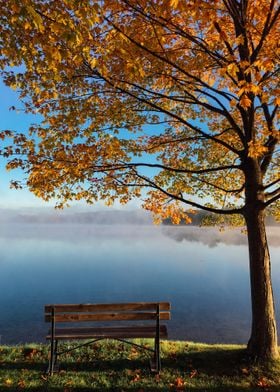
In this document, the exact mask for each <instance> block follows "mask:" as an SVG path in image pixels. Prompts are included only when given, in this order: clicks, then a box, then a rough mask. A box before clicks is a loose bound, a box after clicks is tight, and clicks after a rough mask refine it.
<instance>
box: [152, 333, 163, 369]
mask: <svg viewBox="0 0 280 392" xmlns="http://www.w3.org/2000/svg"><path fill="white" fill-rule="evenodd" d="M160 370H161V363H160V342H159V339H157V338H155V343H154V355H153V359H152V360H151V371H152V372H154V373H157V374H158V373H159V372H160Z"/></svg>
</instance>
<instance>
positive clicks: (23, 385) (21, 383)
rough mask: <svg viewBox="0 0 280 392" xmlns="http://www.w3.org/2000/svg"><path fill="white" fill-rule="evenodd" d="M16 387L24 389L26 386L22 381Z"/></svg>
mask: <svg viewBox="0 0 280 392" xmlns="http://www.w3.org/2000/svg"><path fill="white" fill-rule="evenodd" d="M17 385H18V387H19V388H25V387H26V384H25V381H24V380H19V382H18V384H17Z"/></svg>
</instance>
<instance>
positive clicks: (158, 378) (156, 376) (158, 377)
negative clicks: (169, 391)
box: [155, 374, 160, 382]
mask: <svg viewBox="0 0 280 392" xmlns="http://www.w3.org/2000/svg"><path fill="white" fill-rule="evenodd" d="M155 381H156V382H160V374H156V375H155Z"/></svg>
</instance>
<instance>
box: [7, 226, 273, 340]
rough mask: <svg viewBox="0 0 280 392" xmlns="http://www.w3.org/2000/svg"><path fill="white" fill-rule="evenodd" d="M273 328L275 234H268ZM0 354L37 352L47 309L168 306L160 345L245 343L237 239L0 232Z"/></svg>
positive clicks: (169, 229)
mask: <svg viewBox="0 0 280 392" xmlns="http://www.w3.org/2000/svg"><path fill="white" fill-rule="evenodd" d="M269 241H270V245H271V247H270V253H271V259H272V274H273V284H274V294H275V302H276V313H277V319H278V324H279V321H280V257H279V256H280V229H279V228H276V227H271V228H269ZM0 246H1V261H0V268H1V275H0V285H1V292H2V294H1V298H0V309H1V312H0V314H1V319H0V335H1V343H2V344H14V343H21V342H44V341H45V338H44V337H45V334H46V332H47V329H48V326H47V325H46V324H45V323H44V320H43V307H44V305H45V304H48V303H88V302H92V303H95V302H102V303H103V302H105V303H106V302H122V301H124V302H128V301H158V300H159V301H170V302H171V304H172V320H171V321H170V322H168V325H169V338H170V339H178V340H183V339H184V340H193V341H202V342H208V343H216V342H219V343H223V342H227V343H245V342H246V341H247V340H248V337H249V332H250V322H251V321H250V319H251V316H250V289H249V273H248V249H247V247H246V237H245V236H244V235H243V234H241V233H240V231H239V230H226V231H225V232H224V233H219V231H218V230H216V229H214V228H198V227H194V226H187V227H174V226H152V225H125V224H122V225H116V224H114V225H102V224H98V225H96V224H77V223H67V224H66V223H58V224H55V223H46V224H40V223H28V224H20V223H17V224H6V225H1V226H0Z"/></svg>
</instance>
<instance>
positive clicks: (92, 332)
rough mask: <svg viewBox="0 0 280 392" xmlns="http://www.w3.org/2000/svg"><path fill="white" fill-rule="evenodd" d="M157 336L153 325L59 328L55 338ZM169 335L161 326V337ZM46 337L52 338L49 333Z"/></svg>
mask: <svg viewBox="0 0 280 392" xmlns="http://www.w3.org/2000/svg"><path fill="white" fill-rule="evenodd" d="M155 336H156V331H155V328H153V327H138V326H131V327H102V328H101V327H100V328H58V329H56V331H55V339H58V340H67V339H90V338H93V339H98V338H104V337H106V338H109V339H110V338H111V339H113V338H120V339H121V338H154V337H155ZM166 337H167V328H166V325H161V326H160V338H166ZM46 339H51V335H50V334H48V335H47V336H46Z"/></svg>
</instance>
